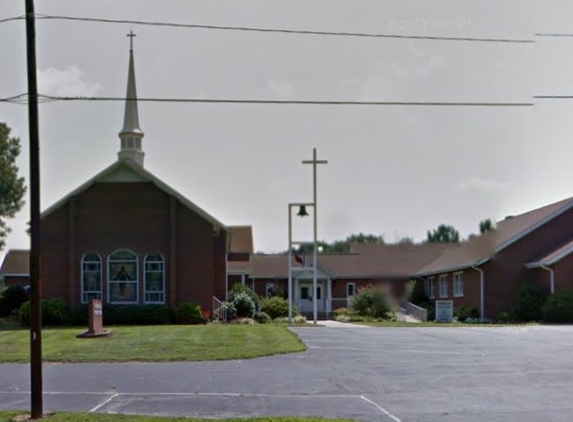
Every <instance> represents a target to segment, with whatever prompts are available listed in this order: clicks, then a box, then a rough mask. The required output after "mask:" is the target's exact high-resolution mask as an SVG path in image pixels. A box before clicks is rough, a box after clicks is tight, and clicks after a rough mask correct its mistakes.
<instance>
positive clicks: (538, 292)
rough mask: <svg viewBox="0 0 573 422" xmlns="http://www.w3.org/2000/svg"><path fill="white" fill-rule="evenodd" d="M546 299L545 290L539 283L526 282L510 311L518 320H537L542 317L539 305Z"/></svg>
mask: <svg viewBox="0 0 573 422" xmlns="http://www.w3.org/2000/svg"><path fill="white" fill-rule="evenodd" d="M546 299H547V291H546V290H545V289H544V288H543V287H541V285H539V284H538V283H532V282H527V283H525V284H524V285H523V287H522V288H521V290H520V291H519V294H518V295H517V299H516V301H515V304H514V305H513V309H512V311H513V313H514V314H515V317H516V318H517V320H519V321H539V320H540V319H541V318H542V317H543V314H542V312H541V306H542V305H543V303H544V302H545V300H546Z"/></svg>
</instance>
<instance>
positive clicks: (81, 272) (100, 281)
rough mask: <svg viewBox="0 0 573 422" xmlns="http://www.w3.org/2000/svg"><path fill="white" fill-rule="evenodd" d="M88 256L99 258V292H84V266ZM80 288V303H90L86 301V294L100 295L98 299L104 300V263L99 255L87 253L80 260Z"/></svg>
mask: <svg viewBox="0 0 573 422" xmlns="http://www.w3.org/2000/svg"><path fill="white" fill-rule="evenodd" d="M87 255H95V256H97V258H98V261H97V263H98V264H99V291H97V290H90V291H85V290H84V272H85V270H84V264H85V263H86V261H85V259H86V256H87ZM87 262H91V263H95V262H96V261H91V260H90V261H87ZM80 288H81V298H80V303H83V304H85V303H89V301H88V300H85V299H84V294H97V295H99V297H98V299H99V300H102V298H103V261H102V259H101V256H100V255H99V254H97V253H93V252H86V253H84V254H83V255H82V259H80Z"/></svg>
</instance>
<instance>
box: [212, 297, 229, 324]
mask: <svg viewBox="0 0 573 422" xmlns="http://www.w3.org/2000/svg"><path fill="white" fill-rule="evenodd" d="M213 319H214V320H216V321H217V320H219V321H225V322H226V321H227V305H225V304H224V303H223V302H221V301H220V300H219V299H217V298H216V297H215V296H213Z"/></svg>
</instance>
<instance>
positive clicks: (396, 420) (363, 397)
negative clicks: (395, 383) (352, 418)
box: [360, 396, 402, 422]
mask: <svg viewBox="0 0 573 422" xmlns="http://www.w3.org/2000/svg"><path fill="white" fill-rule="evenodd" d="M360 398H361V399H362V400H364V401H365V402H367V403H370V404H371V405H372V406H374V407H376V408H377V409H378V410H380V411H381V412H382V413H384V414H385V415H386V416H388V417H389V418H390V419H392V420H394V421H395V422H402V421H401V420H400V419H399V418H398V417H396V416H394V415H393V414H392V413H390V412H388V411H387V410H386V409H384V408H383V407H382V406H380V405H379V404H378V403H376V402H373V401H372V400H370V399H369V398H368V397H366V396H360Z"/></svg>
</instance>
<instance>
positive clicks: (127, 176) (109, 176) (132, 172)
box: [41, 158, 230, 232]
mask: <svg viewBox="0 0 573 422" xmlns="http://www.w3.org/2000/svg"><path fill="white" fill-rule="evenodd" d="M122 170H128V172H127V173H125V172H124V173H123V174H122V173H121V171H122ZM114 176H115V177H114ZM118 177H119V178H120V180H122V181H124V182H126V183H129V182H136V181H146V182H151V183H153V184H154V185H155V186H157V187H158V188H159V189H161V190H162V191H163V192H165V193H167V194H168V195H172V196H174V197H175V198H177V199H178V200H179V201H180V202H181V203H182V204H183V205H185V206H186V207H187V208H188V209H189V210H191V211H193V212H195V213H196V214H198V215H200V216H201V217H203V218H204V219H205V220H206V221H208V222H210V223H211V224H212V225H213V227H214V228H215V229H222V230H224V231H226V232H229V231H230V229H229V228H228V227H227V226H225V225H224V224H223V223H221V222H220V221H219V220H217V219H216V218H215V217H213V216H212V215H210V214H209V213H207V212H206V211H204V210H203V209H202V208H200V207H199V206H197V205H196V204H195V203H193V202H191V201H190V200H189V199H187V198H186V197H185V196H183V195H182V194H180V193H179V192H177V191H176V190H175V189H173V188H172V187H171V186H169V185H168V184H167V183H165V182H163V181H161V180H160V179H159V178H158V177H157V176H155V175H154V174H153V173H151V172H150V171H148V170H146V169H144V168H143V167H141V166H140V165H139V164H137V163H135V162H134V161H132V160H131V159H129V158H120V159H119V160H117V161H116V162H115V163H113V164H112V165H110V166H108V167H107V168H105V169H104V170H102V171H101V172H99V173H98V174H96V175H95V176H94V177H92V178H91V179H89V180H88V181H87V182H85V183H84V184H82V185H81V186H78V187H77V188H76V189H74V190H73V191H72V192H70V193H69V194H67V195H66V196H64V197H63V198H62V199H60V200H59V201H58V202H56V203H55V204H53V205H51V206H50V207H48V208H47V209H45V210H44V212H42V215H41V217H42V218H45V217H47V216H48V215H50V214H52V213H53V212H54V211H56V210H57V209H58V208H60V207H61V206H62V205H64V204H65V203H67V202H68V200H69V199H70V198H71V197H72V196H75V195H78V194H80V193H82V192H84V191H85V190H87V189H88V188H89V187H91V186H92V185H93V184H94V183H96V182H113V181H120V180H118V179H117V178H118Z"/></svg>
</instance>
